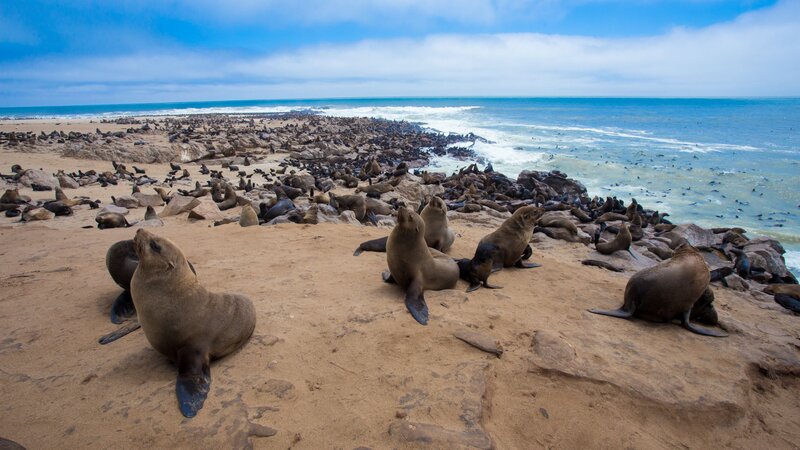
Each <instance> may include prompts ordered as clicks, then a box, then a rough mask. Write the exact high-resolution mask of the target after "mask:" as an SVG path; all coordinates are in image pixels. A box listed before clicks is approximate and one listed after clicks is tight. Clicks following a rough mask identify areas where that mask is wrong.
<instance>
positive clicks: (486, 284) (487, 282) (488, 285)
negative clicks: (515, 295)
mask: <svg viewBox="0 0 800 450" xmlns="http://www.w3.org/2000/svg"><path fill="white" fill-rule="evenodd" d="M483 287H485V288H487V289H503V286H498V285H496V284H489V281H488V280H487V281H484V282H483Z"/></svg>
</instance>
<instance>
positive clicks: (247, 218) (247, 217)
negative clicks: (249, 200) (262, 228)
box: [239, 205, 258, 227]
mask: <svg viewBox="0 0 800 450" xmlns="http://www.w3.org/2000/svg"><path fill="white" fill-rule="evenodd" d="M239 225H240V226H243V227H252V226H253V225H258V214H256V210H254V209H253V207H252V206H250V205H244V206H242V215H241V217H239Z"/></svg>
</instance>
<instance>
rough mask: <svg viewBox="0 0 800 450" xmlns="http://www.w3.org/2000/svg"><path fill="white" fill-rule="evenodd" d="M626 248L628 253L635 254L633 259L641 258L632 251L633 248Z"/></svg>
mask: <svg viewBox="0 0 800 450" xmlns="http://www.w3.org/2000/svg"><path fill="white" fill-rule="evenodd" d="M625 250H626V251H627V252H628V253H630V254H631V256H633V259H639V258H638V257H637V256H636V255H634V254H633V252H632V251H631V248H630V247H628V248H627V249H625Z"/></svg>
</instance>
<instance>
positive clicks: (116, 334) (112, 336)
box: [97, 321, 142, 345]
mask: <svg viewBox="0 0 800 450" xmlns="http://www.w3.org/2000/svg"><path fill="white" fill-rule="evenodd" d="M141 327H142V325H141V324H140V323H139V322H138V321H133V322H131V323H129V324H128V325H125V326H124V327H121V328H118V329H117V330H116V331H112V332H111V333H108V334H106V335H105V336H103V337H101V338H100V339H99V340H98V341H97V342H99V343H100V345H106V344H110V343H112V342H114V341H116V340H117V339H119V338H121V337H123V336H126V335H128V334H130V333H132V332H134V331H136V330H138V329H139V328H141Z"/></svg>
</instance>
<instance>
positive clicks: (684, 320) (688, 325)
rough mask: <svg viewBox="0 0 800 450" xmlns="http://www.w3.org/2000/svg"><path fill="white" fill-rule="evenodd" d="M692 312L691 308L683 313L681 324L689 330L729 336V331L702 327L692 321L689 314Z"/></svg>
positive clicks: (704, 333) (704, 334)
mask: <svg viewBox="0 0 800 450" xmlns="http://www.w3.org/2000/svg"><path fill="white" fill-rule="evenodd" d="M691 312H692V311H691V310H689V311H686V312H685V313H683V316H682V317H681V324H682V325H683V326H684V327H685V328H686V329H687V330H689V331H691V332H692V333H697V334H702V335H703V336H713V337H728V333H724V332H722V331H717V330H712V329H710V328H705V327H701V326H698V325H695V324H693V323H692V322H690V321H689V315H690V314H691Z"/></svg>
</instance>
